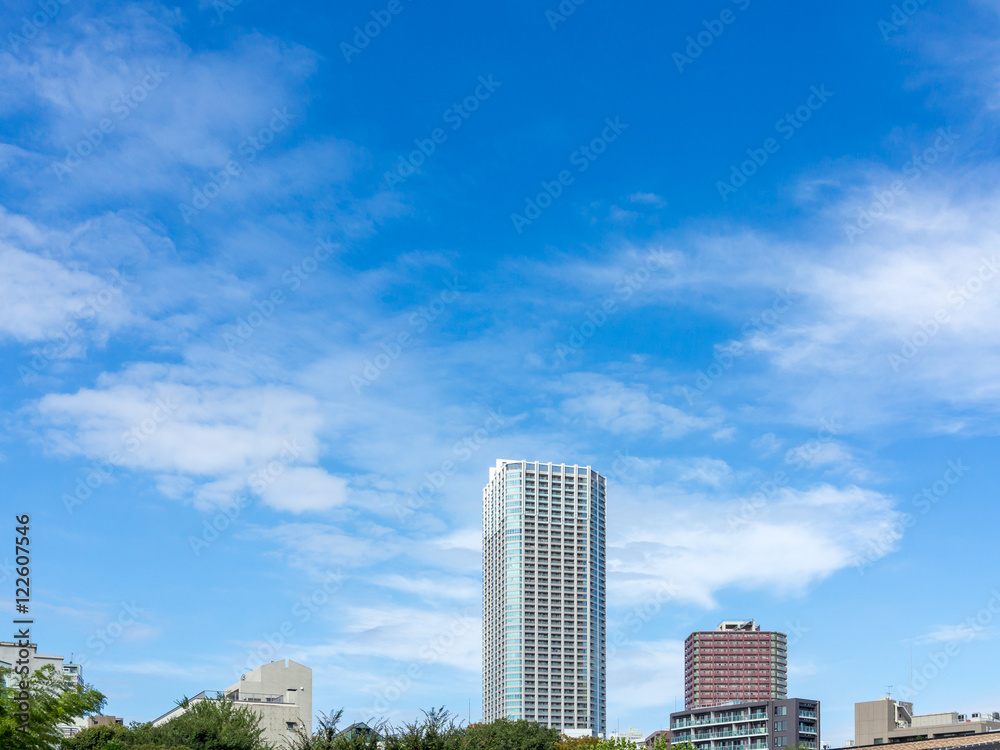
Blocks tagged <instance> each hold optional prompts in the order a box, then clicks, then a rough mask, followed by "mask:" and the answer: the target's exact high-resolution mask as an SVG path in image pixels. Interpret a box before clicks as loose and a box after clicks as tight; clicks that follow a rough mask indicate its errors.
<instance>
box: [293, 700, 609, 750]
mask: <svg viewBox="0 0 1000 750" xmlns="http://www.w3.org/2000/svg"><path fill="white" fill-rule="evenodd" d="M343 714H344V712H343V711H342V710H341V711H336V712H331V713H329V714H320V716H319V717H318V727H317V728H316V730H315V731H314V732H313V734H312V736H311V737H310V736H309V735H308V734H306V733H305V732H302V731H300V732H299V734H298V737H297V738H296V741H295V742H294V743H293V745H292V750H556V746H557V742H558V741H559V732H558V730H556V729H548V728H546V727H543V726H542V725H540V724H536V723H534V722H530V721H509V720H507V719H501V720H499V721H495V722H493V723H492V724H473V725H471V726H467V727H463V726H461V725H460V724H458V723H457V722H456V721H455V716H454V714H452V713H450V712H449V711H447V710H445V709H444V708H431V709H430V710H429V711H424V717H423V719H422V720H419V721H414V722H410V723H406V724H403V725H402V726H399V727H393V726H391V725H390V724H388V723H387V722H385V721H372V722H370V723H369V724H368V725H367V726H366V727H365V729H366V730H367V731H364V730H360V731H359V728H358V727H356V726H355V727H352V728H348V729H340V728H339V724H340V721H341V720H342V719H343ZM594 741H595V742H596V738H594ZM587 744H593V743H587ZM573 748H575V750H583V745H579V746H576V745H574V746H573ZM560 750H570V748H569V747H566V748H560Z"/></svg>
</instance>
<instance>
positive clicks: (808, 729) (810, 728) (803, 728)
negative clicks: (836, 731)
mask: <svg viewBox="0 0 1000 750" xmlns="http://www.w3.org/2000/svg"><path fill="white" fill-rule="evenodd" d="M799 734H816V725H815V724H799Z"/></svg>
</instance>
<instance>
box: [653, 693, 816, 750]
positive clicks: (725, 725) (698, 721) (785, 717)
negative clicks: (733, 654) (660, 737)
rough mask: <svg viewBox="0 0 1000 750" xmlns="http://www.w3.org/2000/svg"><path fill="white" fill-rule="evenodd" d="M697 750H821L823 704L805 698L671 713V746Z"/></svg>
mask: <svg viewBox="0 0 1000 750" xmlns="http://www.w3.org/2000/svg"><path fill="white" fill-rule="evenodd" d="M679 742H690V743H692V744H693V745H694V746H695V748H696V749H697V750H776V749H778V748H785V747H792V746H793V745H799V746H801V747H807V748H810V750H819V747H820V705H819V701H814V700H805V699H803V698H785V699H781V700H759V701H748V702H746V703H727V704H724V705H720V706H713V707H711V708H700V709H689V710H685V711H677V712H675V713H672V714H670V744H672V745H676V744H677V743H679Z"/></svg>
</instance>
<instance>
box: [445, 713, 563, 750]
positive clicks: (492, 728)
mask: <svg viewBox="0 0 1000 750" xmlns="http://www.w3.org/2000/svg"><path fill="white" fill-rule="evenodd" d="M558 741H559V730H558V729H550V728H548V727H544V726H542V725H541V724H537V723H535V722H533V721H526V720H524V719H517V720H515V721H511V720H510V719H498V720H497V721H494V722H492V723H490V724H475V725H473V726H470V727H466V728H465V730H464V732H463V736H462V738H461V743H460V744H459V745H458V748H456V750H555V746H556V742H558Z"/></svg>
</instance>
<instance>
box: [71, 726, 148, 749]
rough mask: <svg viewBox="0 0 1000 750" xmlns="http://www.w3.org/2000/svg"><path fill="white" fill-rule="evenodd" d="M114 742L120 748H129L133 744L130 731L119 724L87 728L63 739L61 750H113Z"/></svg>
mask: <svg viewBox="0 0 1000 750" xmlns="http://www.w3.org/2000/svg"><path fill="white" fill-rule="evenodd" d="M116 742H117V743H118V744H119V745H121V746H122V747H130V746H131V745H132V744H133V743H134V742H135V740H134V738H133V736H132V732H131V730H129V729H126V728H125V727H123V726H122V725H121V724H111V725H108V726H103V727H87V728H86V729H84V730H83V731H82V732H80V733H78V734H74V735H73V736H72V737H68V738H66V739H64V740H63V741H62V747H63V750H115V748H116V745H114V744H112V743H116ZM109 745H110V747H109Z"/></svg>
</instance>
